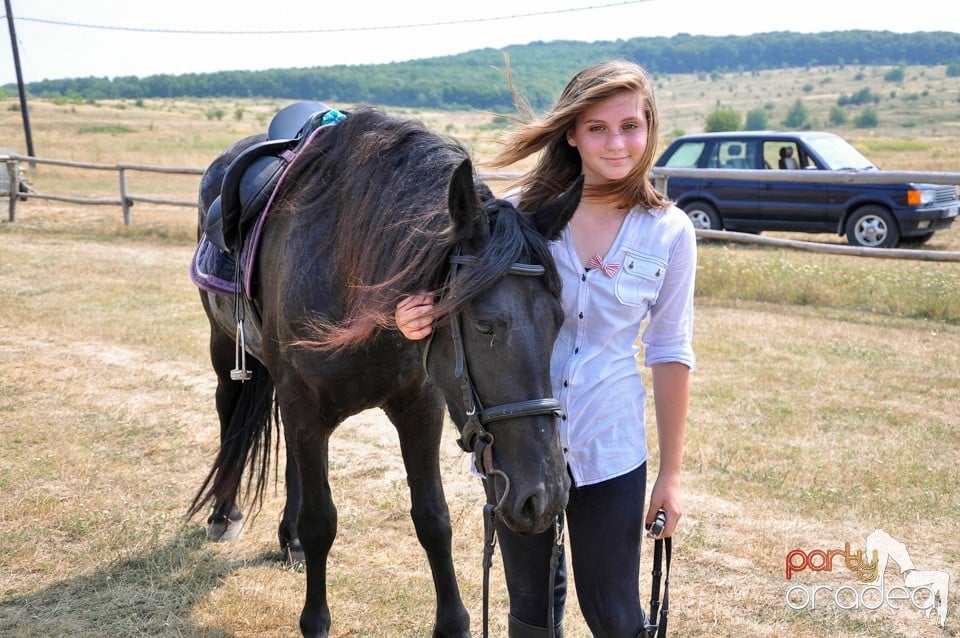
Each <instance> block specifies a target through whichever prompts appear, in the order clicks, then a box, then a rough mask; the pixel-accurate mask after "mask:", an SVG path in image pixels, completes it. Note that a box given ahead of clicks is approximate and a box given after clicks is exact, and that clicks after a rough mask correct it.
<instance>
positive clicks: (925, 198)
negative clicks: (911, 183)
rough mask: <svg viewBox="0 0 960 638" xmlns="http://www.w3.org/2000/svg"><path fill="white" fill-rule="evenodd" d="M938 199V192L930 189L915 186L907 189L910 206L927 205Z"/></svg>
mask: <svg viewBox="0 0 960 638" xmlns="http://www.w3.org/2000/svg"><path fill="white" fill-rule="evenodd" d="M936 199H937V192H936V191H935V190H930V189H921V188H913V189H910V190H908V191H907V204H909V205H910V206H926V205H927V204H932V203H933V202H934V201H936Z"/></svg>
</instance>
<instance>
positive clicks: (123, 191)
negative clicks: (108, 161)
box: [118, 166, 130, 226]
mask: <svg viewBox="0 0 960 638" xmlns="http://www.w3.org/2000/svg"><path fill="white" fill-rule="evenodd" d="M118 170H119V171H120V205H121V206H122V207H123V225H124V226H129V225H130V200H129V199H127V173H126V172H125V171H124V168H123V167H122V166H121V167H119V169H118Z"/></svg>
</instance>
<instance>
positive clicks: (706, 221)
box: [683, 202, 723, 230]
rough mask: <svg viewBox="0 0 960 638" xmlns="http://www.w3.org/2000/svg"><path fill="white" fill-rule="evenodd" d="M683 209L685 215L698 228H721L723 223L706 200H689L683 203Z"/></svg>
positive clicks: (715, 210)
mask: <svg viewBox="0 0 960 638" xmlns="http://www.w3.org/2000/svg"><path fill="white" fill-rule="evenodd" d="M683 210H684V211H685V212H686V213H687V217H689V218H690V221H692V222H693V227H694V228H696V229H698V230H700V229H702V230H723V224H722V223H721V222H720V215H719V214H718V213H717V209H716V208H714V207H713V206H711V205H710V204H708V203H707V202H690V203H689V204H685V205H684V207H683Z"/></svg>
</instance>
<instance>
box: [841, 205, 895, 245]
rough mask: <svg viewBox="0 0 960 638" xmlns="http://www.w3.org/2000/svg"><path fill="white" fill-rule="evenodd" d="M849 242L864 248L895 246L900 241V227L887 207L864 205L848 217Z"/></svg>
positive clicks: (847, 231) (847, 232)
mask: <svg viewBox="0 0 960 638" xmlns="http://www.w3.org/2000/svg"><path fill="white" fill-rule="evenodd" d="M846 234H847V243H849V244H850V245H851V246H862V247H864V248H893V247H894V246H896V245H897V244H898V243H899V242H900V228H899V227H898V226H897V222H896V220H895V219H894V218H893V215H891V214H890V213H889V212H887V210H886V209H885V208H881V207H879V206H864V207H863V208H858V209H857V210H855V211H853V213H851V214H850V218H849V219H847V227H846Z"/></svg>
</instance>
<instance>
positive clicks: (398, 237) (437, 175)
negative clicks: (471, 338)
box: [271, 107, 559, 350]
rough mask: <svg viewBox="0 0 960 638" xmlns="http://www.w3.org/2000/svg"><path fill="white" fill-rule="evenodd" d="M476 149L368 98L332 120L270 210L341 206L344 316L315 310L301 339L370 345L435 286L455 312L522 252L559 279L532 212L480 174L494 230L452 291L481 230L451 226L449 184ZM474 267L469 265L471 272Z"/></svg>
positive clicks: (319, 344)
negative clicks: (459, 256)
mask: <svg viewBox="0 0 960 638" xmlns="http://www.w3.org/2000/svg"><path fill="white" fill-rule="evenodd" d="M468 157H469V155H468V153H467V151H466V150H465V149H464V148H463V146H462V145H460V144H459V143H458V142H456V141H455V140H453V139H450V138H447V137H444V136H441V135H438V134H436V133H434V132H431V131H430V130H429V129H427V127H426V126H425V125H424V124H423V123H422V122H420V121H418V120H413V119H403V118H397V117H393V116H389V115H387V114H385V113H383V112H382V111H380V110H379V109H375V108H372V107H362V108H360V109H357V110H356V111H354V112H352V113H351V114H350V115H349V116H348V117H347V118H346V119H345V120H343V121H342V122H340V123H338V124H336V125H334V126H332V127H330V128H329V129H325V130H323V131H321V132H320V134H318V135H317V136H316V137H315V139H314V141H313V142H312V143H311V144H309V145H308V146H307V147H305V148H304V149H303V150H301V151H300V156H299V157H298V158H297V160H296V161H295V162H294V163H293V165H292V166H291V169H290V173H289V174H288V175H287V176H286V178H285V180H286V183H287V184H293V185H295V186H294V187H292V188H287V189H285V190H286V192H284V193H279V194H278V195H279V197H278V200H277V202H276V204H275V205H274V211H273V213H271V214H298V215H334V216H335V219H336V223H335V228H334V231H333V233H332V234H331V235H330V236H329V237H328V238H327V242H326V244H325V245H323V246H317V251H318V255H319V254H320V253H321V252H322V251H327V253H328V254H329V255H330V259H329V263H330V267H331V268H333V269H334V275H335V279H336V280H337V281H340V282H342V283H343V288H342V295H343V302H344V312H343V314H342V316H317V317H314V318H313V319H312V321H311V324H312V325H311V331H312V333H313V334H312V337H311V338H309V339H305V340H301V341H298V342H297V343H296V344H295V345H301V346H306V347H310V348H314V349H320V350H333V349H339V348H353V347H358V346H361V345H363V344H364V343H365V342H366V340H367V339H369V338H370V337H372V336H373V335H374V334H375V333H376V332H377V331H378V330H381V329H387V330H390V329H396V323H395V321H394V310H395V308H396V305H397V302H399V301H400V300H401V299H403V298H404V297H406V296H408V295H411V294H414V293H416V292H423V291H428V292H434V293H435V294H436V295H437V296H438V297H439V299H440V300H439V301H438V303H437V304H436V306H435V308H434V314H435V315H436V316H437V317H438V318H444V317H446V316H448V315H449V314H450V313H452V312H456V311H458V310H459V309H460V308H462V306H463V305H464V304H466V303H468V302H469V301H470V300H471V299H473V298H474V297H475V296H476V295H478V294H479V293H481V292H482V291H483V290H485V289H487V288H489V287H490V286H491V285H493V283H494V282H495V281H496V280H498V279H499V278H500V277H501V276H502V275H503V274H504V273H505V272H506V269H507V268H508V267H509V266H510V265H511V264H513V263H514V262H517V261H525V262H526V263H541V264H545V265H546V266H547V271H548V275H547V280H546V281H547V286H548V289H549V290H550V292H551V293H552V294H554V295H558V294H559V280H558V278H557V275H556V271H555V268H554V267H553V261H552V259H551V258H550V255H549V251H548V250H547V248H546V244H545V242H544V240H543V239H542V237H541V236H540V235H539V234H538V233H537V232H536V231H535V230H534V229H533V226H532V224H531V223H530V221H529V219H528V218H527V216H526V215H522V214H520V213H519V212H518V211H517V210H516V209H515V208H514V207H513V205H511V204H509V203H507V202H505V201H503V200H498V199H495V198H494V197H493V195H492V193H491V192H490V190H489V188H487V187H486V186H485V185H483V184H482V183H481V182H479V181H478V180H475V182H476V188H477V196H478V198H479V199H480V200H481V201H482V202H483V205H484V209H485V210H486V211H487V215H488V217H489V218H490V228H489V233H490V234H489V238H488V239H487V241H485V242H483V244H482V247H481V248H480V252H479V253H478V254H477V255H476V256H477V261H476V263H475V264H472V265H471V266H470V267H469V269H468V270H465V271H464V272H465V274H464V276H462V277H458V278H457V281H456V282H455V287H454V289H453V290H445V277H446V274H447V272H448V257H449V255H450V253H451V251H452V250H453V248H454V246H455V245H456V244H457V242H459V241H461V240H464V239H469V238H470V236H471V235H472V234H473V230H474V229H461V232H460V236H458V235H457V234H456V233H455V232H454V228H453V226H452V224H451V218H450V214H449V211H448V186H449V183H450V179H451V176H452V175H453V172H454V170H455V169H456V168H457V167H458V166H459V165H460V164H461V163H462V162H463V161H464V160H465V159H467V158H468ZM466 273H469V274H466Z"/></svg>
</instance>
